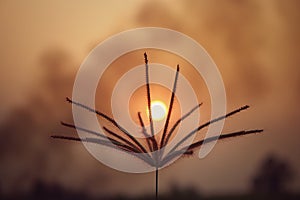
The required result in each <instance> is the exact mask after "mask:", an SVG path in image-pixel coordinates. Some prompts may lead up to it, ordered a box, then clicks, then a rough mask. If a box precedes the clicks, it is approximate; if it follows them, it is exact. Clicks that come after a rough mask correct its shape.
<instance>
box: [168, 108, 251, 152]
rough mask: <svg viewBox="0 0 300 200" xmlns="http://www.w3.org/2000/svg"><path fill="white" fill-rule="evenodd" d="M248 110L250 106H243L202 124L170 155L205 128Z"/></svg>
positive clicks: (173, 149) (178, 144) (174, 148)
mask: <svg viewBox="0 0 300 200" xmlns="http://www.w3.org/2000/svg"><path fill="white" fill-rule="evenodd" d="M248 108H249V106H248V105H246V106H243V107H241V108H239V109H236V110H234V111H232V112H230V113H227V114H226V115H223V116H221V117H218V118H215V119H213V120H211V121H208V122H206V123H204V124H202V125H201V126H199V127H198V128H196V129H194V130H193V131H191V132H190V133H189V134H188V135H187V136H185V137H184V138H183V139H182V140H180V142H178V143H177V144H176V145H175V146H174V147H173V148H172V149H171V151H170V153H172V152H174V151H175V150H176V149H177V148H178V147H179V146H180V145H181V144H182V143H183V142H185V141H186V140H187V139H189V138H190V137H191V136H193V135H194V134H196V133H197V132H198V131H200V130H201V129H203V128H204V127H207V126H209V125H210V124H213V123H216V122H218V121H221V120H223V119H225V118H227V117H230V116H232V115H234V114H236V113H238V112H241V111H243V110H246V109H248Z"/></svg>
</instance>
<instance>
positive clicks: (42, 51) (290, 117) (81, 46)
mask: <svg viewBox="0 0 300 200" xmlns="http://www.w3.org/2000/svg"><path fill="white" fill-rule="evenodd" d="M299 6H300V3H299V1H297V0H287V1H260V0H249V1H235V0H229V1H217V0H210V1H167V0H163V1H146V0H143V1H138V0H127V1H126V6H124V2H123V1H120V0H119V1H118V0H113V1H91V2H89V3H87V2H86V1H76V3H75V2H73V1H63V2H62V1H34V0H29V1H6V0H2V1H0V24H1V31H0V43H1V46H0V66H1V67H0V77H1V78H0V89H1V101H2V102H1V107H0V113H1V114H0V120H1V123H2V128H1V133H0V134H1V135H2V136H7V133H6V132H4V130H14V131H10V134H12V135H11V136H9V139H7V140H8V143H9V142H10V144H11V145H8V147H7V149H4V150H5V151H3V153H2V154H0V162H1V167H0V169H1V170H0V171H1V173H2V174H1V177H4V178H3V182H6V184H4V183H2V182H0V184H2V185H1V188H3V189H4V190H5V191H10V190H11V189H12V188H13V187H14V186H15V185H17V183H16V182H18V181H19V180H21V179H22V177H23V176H25V175H24V174H26V173H27V172H30V171H32V169H35V168H36V167H37V165H38V164H36V163H37V162H38V163H41V162H42V163H44V164H43V166H42V168H43V167H45V168H46V169H47V170H46V172H44V173H42V172H40V173H37V174H34V173H29V174H30V175H28V176H29V177H27V178H29V179H30V180H34V179H37V178H41V179H44V180H46V181H49V182H55V181H57V182H59V183H61V184H62V185H64V186H66V187H67V188H75V189H78V190H80V189H82V185H85V186H84V187H87V190H88V191H91V192H100V193H103V192H104V191H103V190H101V191H98V188H99V187H98V186H101V187H102V188H104V189H107V190H108V191H109V192H111V193H116V192H117V193H120V192H125V193H130V194H136V193H143V192H145V191H146V192H151V191H152V189H153V188H152V185H151V184H149V182H151V181H152V179H153V177H152V176H153V175H152V174H145V175H132V174H124V173H121V172H116V171H114V170H111V169H109V168H107V167H105V166H103V165H101V164H100V163H98V162H97V161H95V160H94V159H93V158H92V157H91V156H90V155H89V154H88V152H87V151H86V150H85V148H84V147H83V146H82V145H79V144H77V145H76V144H70V145H67V144H64V143H62V142H58V143H56V144H53V143H52V142H49V141H48V140H49V139H48V135H49V134H50V132H52V131H53V130H56V131H58V130H59V131H60V132H62V131H64V129H61V128H59V127H57V125H56V122H59V121H61V120H64V119H65V118H69V117H70V115H69V114H70V112H71V111H70V108H68V106H69V105H68V104H66V103H65V102H64V97H65V96H67V95H70V92H71V87H72V81H73V79H74V73H75V72H76V70H77V69H79V66H80V63H81V62H82V61H83V59H84V58H85V57H86V56H87V54H88V53H89V51H90V50H91V49H92V48H93V47H94V46H95V45H96V44H98V43H99V42H100V41H102V40H104V39H105V38H106V37H108V36H110V35H113V34H115V33H118V32H120V31H123V30H127V29H131V28H136V27H144V26H158V27H165V28H171V29H174V30H177V31H180V32H182V33H185V34H187V35H188V36H190V37H192V38H194V39H195V40H197V41H198V42H199V43H200V44H201V45H202V46H203V47H204V48H205V49H206V50H207V51H208V53H209V54H210V55H211V57H212V58H213V59H214V61H215V63H216V64H217V66H218V67H219V70H220V72H221V74H222V76H223V80H224V83H225V87H226V92H227V102H228V110H232V109H234V108H237V107H240V106H241V105H244V104H249V105H250V106H251V109H250V110H249V111H247V112H245V113H242V114H239V115H238V116H234V117H233V118H232V119H228V120H227V121H226V125H225V130H226V131H230V130H231V131H232V130H233V131H235V130H240V129H251V128H264V129H265V132H264V134H262V135H257V136H246V137H243V138H235V139H232V140H230V141H227V142H219V143H217V145H216V147H215V148H214V149H213V151H212V152H211V153H210V154H209V155H208V157H206V158H205V159H203V160H199V159H198V158H197V156H195V157H193V158H189V159H182V160H180V161H179V162H177V163H175V164H174V165H172V166H170V167H168V168H166V169H163V170H162V171H161V185H160V187H161V190H162V191H167V190H168V189H170V184H172V183H175V184H177V185H179V186H193V187H195V188H197V189H199V190H200V191H201V192H205V193H208V194H210V193H213V192H240V191H242V192H243V191H247V190H248V188H249V182H250V179H251V176H252V175H253V174H254V173H255V171H256V169H257V167H258V165H259V163H260V161H261V160H263V159H264V158H265V157H266V156H267V155H268V154H270V153H274V154H276V155H278V156H279V157H280V158H282V159H284V160H286V161H287V162H289V163H290V164H291V167H292V168H293V169H294V170H295V171H296V172H297V173H296V174H300V171H299V170H298V169H300V160H299V156H300V151H299V141H300V135H299V119H300V113H299V109H298V108H297V106H298V103H299V99H300V93H299V91H300V90H299V89H300V87H299V85H300V76H299V74H300V68H299V65H300V59H299V55H298V52H299V50H300V40H299V35H300V27H299V25H298V24H299V19H300V16H299V15H300V14H299V11H298V10H299ZM47 59H48V60H47ZM64 81H65V82H64ZM41 99H42V100H41ZM205 101H206V100H205ZM205 101H204V106H209V103H205ZM36 102H39V103H36ZM41 102H42V103H41ZM43 103H44V104H43ZM46 107H49V108H51V109H50V110H51V118H50V119H49V117H48V118H47V117H45V116H44V115H43V113H41V112H40V111H41V110H47V109H46ZM62 108H65V110H64V111H62V110H61V109H62ZM56 109H57V110H56ZM47 112H48V111H47ZM49 112H50V111H49ZM22 113H23V114H24V115H25V117H24V118H27V117H26V115H30V116H31V117H32V120H31V121H30V122H28V123H27V124H26V123H25V124H22V123H21V122H23V121H22V120H23V118H22V116H23V115H22ZM67 113H69V114H67ZM43 120H44V121H43ZM45 120H49V121H47V123H46V122H45ZM18 123H19V124H18ZM15 124H18V125H17V127H18V126H19V127H23V126H24V127H25V128H26V130H27V131H28V132H30V133H28V135H29V136H30V138H31V139H32V141H31V140H30V141H27V143H28V144H26V145H25V144H23V143H22V142H20V141H19V140H20V139H19V138H18V137H17V136H16V135H17V134H22V133H20V132H22V131H21V130H22V129H21V130H19V129H18V128H13V129H10V127H13V125H15ZM26 134H27V133H26ZM23 137H25V136H23ZM3 138H4V137H3ZM45 138H47V139H45ZM17 140H18V141H19V142H16V141H17ZM1 142H4V141H3V139H2V141H1ZM14 145H20V147H18V148H20V152H21V153H22V154H24V156H23V157H25V158H28V159H24V158H20V155H18V154H14V153H13V152H14V149H13V147H14ZM53 145H55V147H57V148H61V149H63V150H64V152H65V153H64V154H63V155H65V156H69V158H70V159H71V161H70V162H69V163H68V162H63V160H64V157H63V155H57V154H58V152H56V151H53V150H52V149H53ZM23 146H24V147H23ZM58 146H60V147H58ZM61 146H63V147H61ZM3 148H4V147H3ZM37 152H43V153H44V154H45V155H47V156H48V157H47V159H42V158H41V157H43V156H42V155H40V154H39V153H37ZM40 159H42V161H41V160H40ZM82 160H84V161H85V163H86V166H82V165H81V163H82ZM2 163H5V164H3V165H2ZM33 163H34V164H33ZM12 166H13V167H12ZM39 167H41V166H39ZM61 169H64V170H66V172H65V173H62V172H61V171H60V170H61ZM78 170H80V174H78V173H77V171H78ZM4 174H5V175H4ZM93 174H97V175H95V176H93ZM195 174H197V176H195ZM2 175H3V176H2ZM75 175H76V177H74V176H75ZM70 177H72V178H70ZM128 179H131V180H133V181H135V182H136V183H137V184H136V185H135V188H134V189H132V187H130V185H128V183H127V181H126V180H128ZM102 180H108V181H107V184H104V183H102V182H101V181H102ZM145 180H146V181H145ZM19 182H20V181H19ZM23 182H24V183H23ZM23 182H22V181H21V183H18V184H21V185H20V187H21V188H23V187H24V188H26V187H29V186H28V183H25V182H26V181H23ZM224 183H226V184H224ZM22 184H23V185H22ZM291 188H292V189H294V190H299V189H300V178H299V175H297V176H296V178H295V179H294V181H293V182H292V184H291ZM84 189H86V188H84Z"/></svg>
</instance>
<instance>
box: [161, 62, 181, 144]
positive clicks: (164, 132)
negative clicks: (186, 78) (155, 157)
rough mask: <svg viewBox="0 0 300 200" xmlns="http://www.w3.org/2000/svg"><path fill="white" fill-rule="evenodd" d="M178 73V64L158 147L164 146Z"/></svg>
mask: <svg viewBox="0 0 300 200" xmlns="http://www.w3.org/2000/svg"><path fill="white" fill-rule="evenodd" d="M178 74H179V65H177V70H176V75H175V80H174V84H173V89H172V96H171V99H170V104H169V109H168V115H167V119H166V122H165V126H164V130H163V134H162V138H161V141H160V148H163V146H165V142H164V140H165V137H166V134H167V130H168V126H169V122H170V117H171V114H172V110H173V104H174V98H175V92H176V86H177V81H178Z"/></svg>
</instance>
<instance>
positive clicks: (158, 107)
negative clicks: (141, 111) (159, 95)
mask: <svg viewBox="0 0 300 200" xmlns="http://www.w3.org/2000/svg"><path fill="white" fill-rule="evenodd" d="M147 113H148V109H147ZM166 113H167V107H166V105H165V104H164V102H162V101H160V100H155V101H151V114H152V119H153V120H155V121H161V120H163V119H164V118H165V117H166Z"/></svg>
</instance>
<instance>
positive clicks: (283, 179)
mask: <svg viewBox="0 0 300 200" xmlns="http://www.w3.org/2000/svg"><path fill="white" fill-rule="evenodd" d="M292 178H293V171H292V170H291V167H290V165H289V164H288V163H287V162H286V161H285V160H281V159H280V158H278V157H276V156H274V155H269V156H268V157H267V158H266V159H265V160H264V161H263V162H262V164H261V166H260V167H259V168H258V171H257V174H256V175H255V176H254V179H253V183H252V184H253V185H252V186H253V190H254V192H255V193H267V194H278V193H283V192H286V186H287V184H288V182H289V181H291V180H292Z"/></svg>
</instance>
